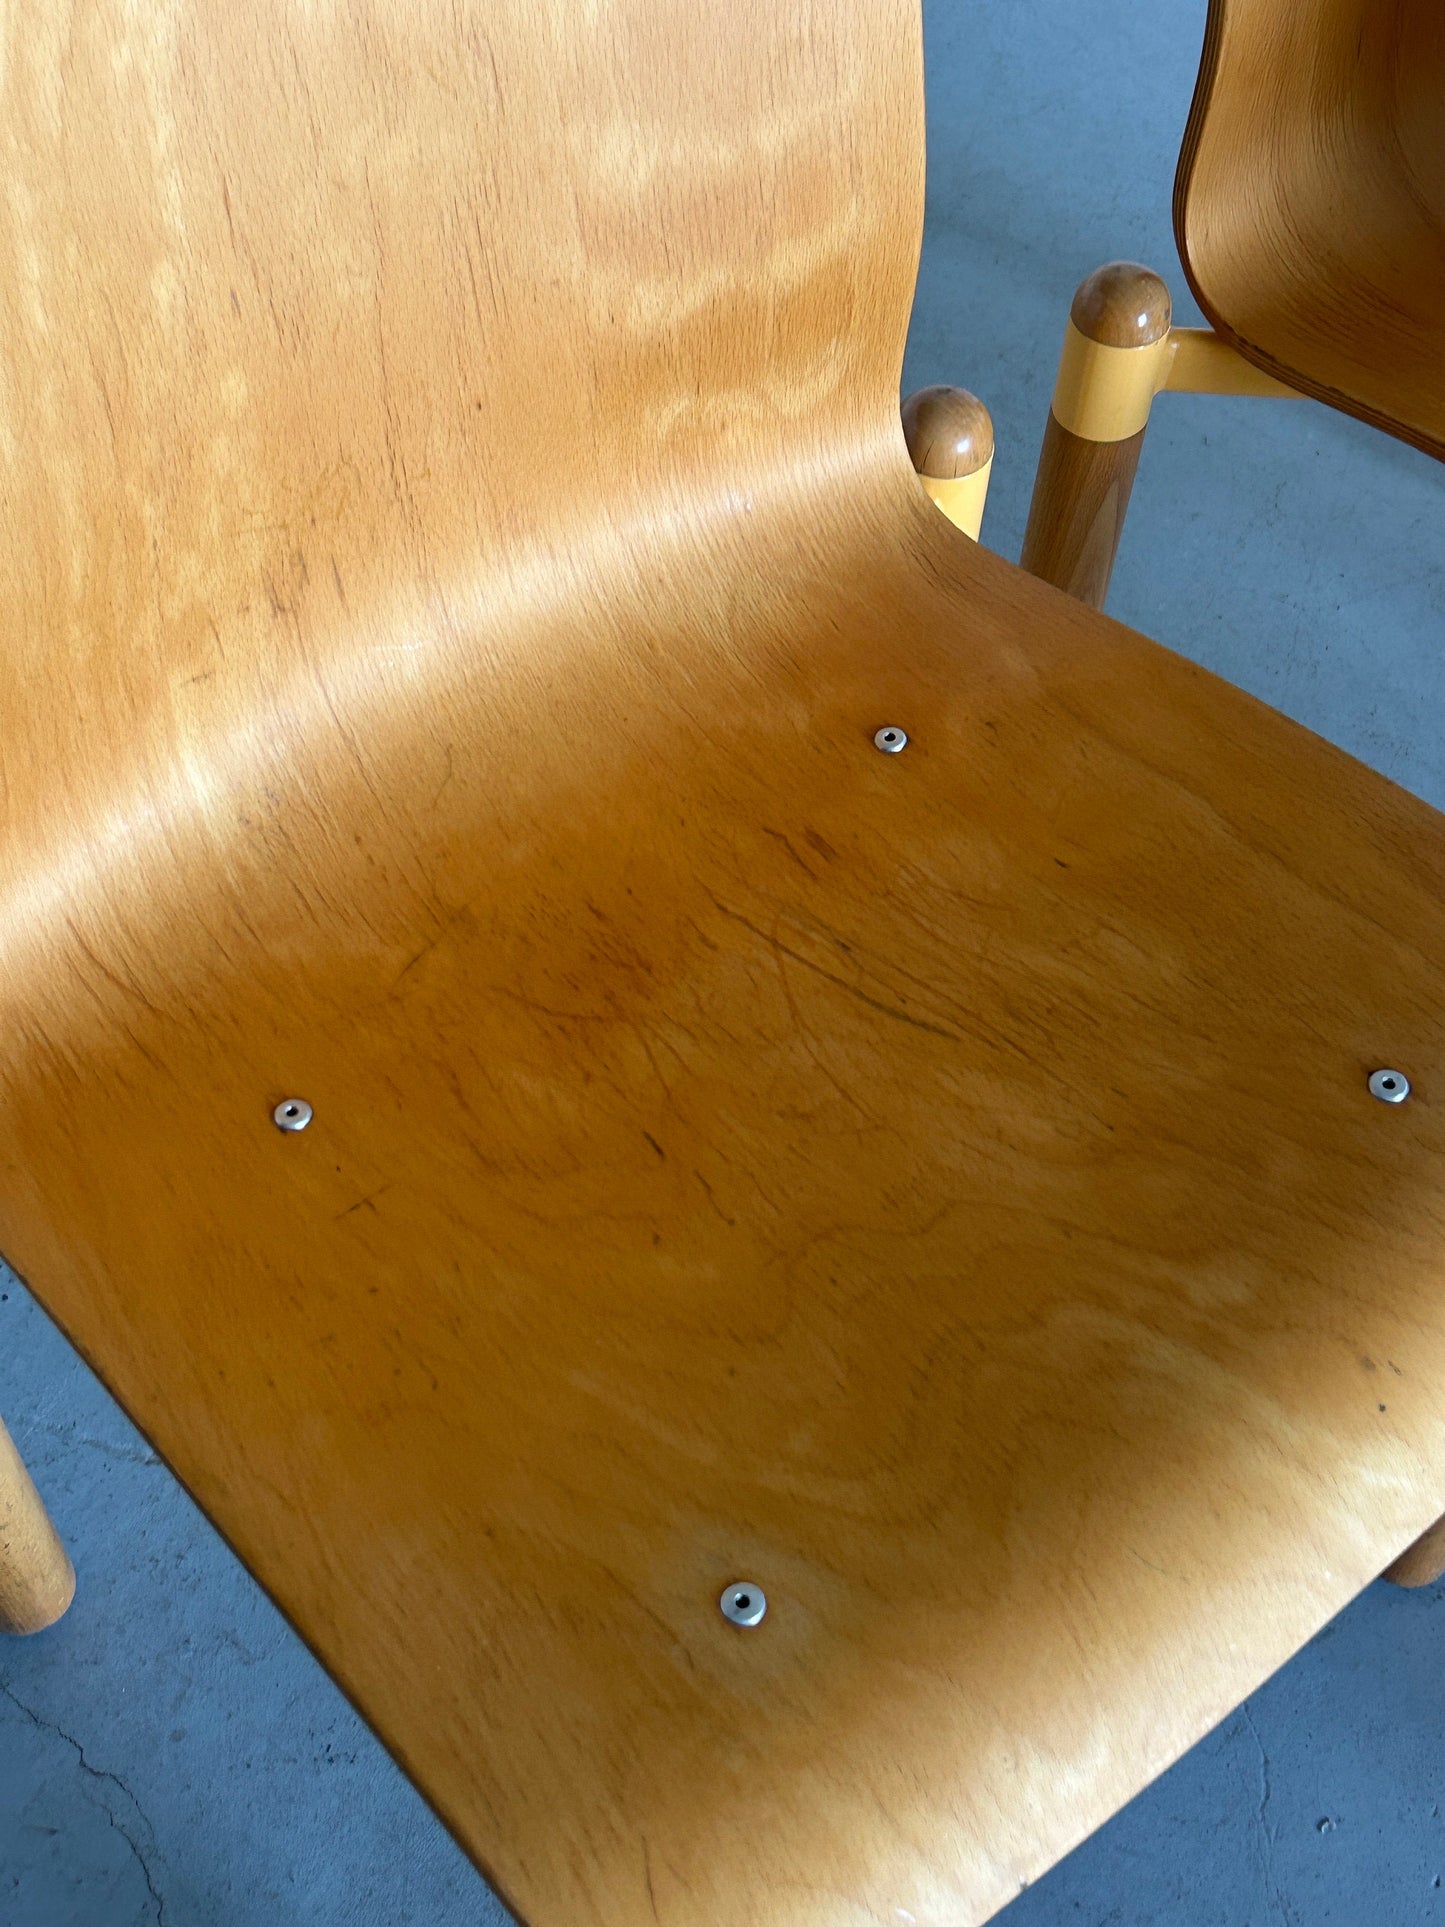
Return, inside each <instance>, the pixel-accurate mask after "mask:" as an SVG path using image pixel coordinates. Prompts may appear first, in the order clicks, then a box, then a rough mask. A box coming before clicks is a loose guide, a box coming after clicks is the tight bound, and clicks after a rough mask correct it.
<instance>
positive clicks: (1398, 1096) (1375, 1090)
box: [1370, 1071, 1410, 1104]
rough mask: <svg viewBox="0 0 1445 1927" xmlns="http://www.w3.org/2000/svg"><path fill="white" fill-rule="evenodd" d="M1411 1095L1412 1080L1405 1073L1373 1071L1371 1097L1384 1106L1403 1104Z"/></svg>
mask: <svg viewBox="0 0 1445 1927" xmlns="http://www.w3.org/2000/svg"><path fill="white" fill-rule="evenodd" d="M1409 1095H1410V1080H1409V1078H1408V1077H1406V1075H1405V1073H1404V1072H1403V1071H1371V1072H1370V1096H1371V1097H1378V1098H1379V1100H1380V1102H1381V1103H1382V1104H1403V1103H1404V1102H1405V1099H1406V1098H1407V1097H1408V1096H1409Z"/></svg>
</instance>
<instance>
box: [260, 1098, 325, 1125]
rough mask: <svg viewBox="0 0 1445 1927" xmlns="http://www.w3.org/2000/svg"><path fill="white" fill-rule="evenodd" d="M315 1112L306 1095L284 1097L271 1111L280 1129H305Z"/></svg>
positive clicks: (274, 1122)
mask: <svg viewBox="0 0 1445 1927" xmlns="http://www.w3.org/2000/svg"><path fill="white" fill-rule="evenodd" d="M314 1115H315V1113H314V1112H313V1111H312V1109H311V1106H310V1105H309V1104H308V1103H307V1102H306V1099H305V1098H304V1097H283V1098H282V1100H281V1102H280V1103H279V1104H278V1105H277V1106H276V1108H275V1110H274V1111H272V1113H271V1121H272V1123H273V1124H274V1125H275V1126H276V1128H277V1130H278V1131H304V1130H305V1129H306V1126H307V1125H308V1124H309V1123H310V1122H311V1119H312V1117H313V1116H314Z"/></svg>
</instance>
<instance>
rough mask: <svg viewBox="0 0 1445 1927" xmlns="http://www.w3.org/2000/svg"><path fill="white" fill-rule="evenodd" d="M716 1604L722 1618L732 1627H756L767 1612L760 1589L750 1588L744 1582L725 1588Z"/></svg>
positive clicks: (766, 1605) (765, 1600)
mask: <svg viewBox="0 0 1445 1927" xmlns="http://www.w3.org/2000/svg"><path fill="white" fill-rule="evenodd" d="M718 1604H719V1605H720V1606H721V1607H722V1616H723V1618H724V1619H730V1620H731V1621H732V1623H733V1625H734V1626H756V1625H757V1623H758V1621H759V1620H760V1619H761V1618H762V1616H763V1614H764V1613H765V1612H766V1611H767V1610H768V1602H767V1598H766V1597H765V1595H764V1593H763V1589H762V1587H761V1586H750V1585H749V1584H748V1583H747V1581H746V1580H743V1581H742V1582H741V1583H739V1584H738V1585H736V1586H725V1587H724V1588H723V1596H722V1598H721V1599H720V1600H719V1601H718Z"/></svg>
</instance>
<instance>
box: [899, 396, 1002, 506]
mask: <svg viewBox="0 0 1445 1927" xmlns="http://www.w3.org/2000/svg"><path fill="white" fill-rule="evenodd" d="M903 439H904V440H905V441H906V442H907V444H908V455H909V459H910V460H911V461H912V463H913V466H914V469H915V471H916V472H917V475H918V479H919V480H920V481H921V482H922V484H923V486H924V489H925V491H926V492H927V494H928V495H929V496H930V497H931V498H932V500H933V501H934V502H935V503H936V504H937V505H938V507H939V508H940V509H941V510H942V511H943V513H944V514H945V515H946V516H947V517H948V519H949V521H950V522H952V523H953V525H954V527H955V528H958V529H962V530H963V532H964V534H965V535H967V536H969V537H970V538H971V539H972V540H973V541H975V542H976V541H977V540H978V532H979V529H980V528H981V527H982V525H983V509H984V503H985V502H986V501H987V499H988V478H989V474H990V472H991V470H992V468H993V418H992V416H991V415H990V414H989V412H988V410H987V409H986V408H985V407H984V405H983V403H982V402H981V401H980V400H979V398H978V396H977V395H971V394H970V393H969V392H968V390H967V389H966V388H915V389H914V391H913V393H912V394H911V395H909V396H908V398H907V399H906V400H905V402H904V404H903Z"/></svg>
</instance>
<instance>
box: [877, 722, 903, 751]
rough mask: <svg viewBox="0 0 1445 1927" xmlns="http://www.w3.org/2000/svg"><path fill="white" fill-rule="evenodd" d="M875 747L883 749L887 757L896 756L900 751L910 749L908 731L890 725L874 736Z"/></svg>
mask: <svg viewBox="0 0 1445 1927" xmlns="http://www.w3.org/2000/svg"><path fill="white" fill-rule="evenodd" d="M873 747H874V749H881V750H882V752H883V754H884V755H885V756H896V755H897V754H898V752H899V750H900V749H907V747H908V731H907V730H906V729H898V728H895V726H894V725H893V724H892V723H889V724H887V725H886V727H885V728H883V729H880V730H879V731H878V733H877V734H876V735H875V736H874V738H873Z"/></svg>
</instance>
